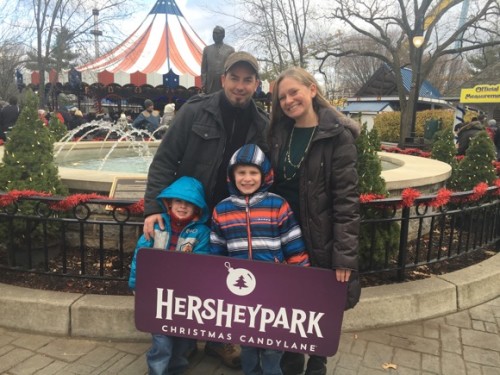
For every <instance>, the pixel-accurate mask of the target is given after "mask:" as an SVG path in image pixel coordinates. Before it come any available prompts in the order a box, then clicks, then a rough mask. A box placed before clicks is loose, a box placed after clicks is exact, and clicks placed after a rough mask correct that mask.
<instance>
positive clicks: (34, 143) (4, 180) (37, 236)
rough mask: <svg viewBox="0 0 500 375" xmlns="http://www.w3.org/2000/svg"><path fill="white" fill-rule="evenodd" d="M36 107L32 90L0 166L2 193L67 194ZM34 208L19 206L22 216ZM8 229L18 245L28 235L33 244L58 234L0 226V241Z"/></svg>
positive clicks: (25, 204) (15, 225) (29, 204)
mask: <svg viewBox="0 0 500 375" xmlns="http://www.w3.org/2000/svg"><path fill="white" fill-rule="evenodd" d="M37 108H38V98H37V96H35V94H34V93H33V92H31V91H29V92H28V93H27V94H26V102H25V106H24V108H23V109H22V111H21V113H20V115H19V118H18V120H17V122H16V125H14V127H13V128H12V131H10V132H9V139H8V141H7V143H6V144H5V148H4V158H3V164H2V165H1V166H0V191H11V190H36V191H39V192H46V193H51V194H59V195H60V194H66V193H67V188H66V187H65V186H64V185H63V184H62V182H61V180H60V179H59V176H58V170H57V167H56V165H55V164H54V155H53V147H54V144H53V141H52V138H51V137H50V134H49V130H48V129H47V127H46V126H44V125H43V123H42V121H41V120H40V119H39V117H38V112H37ZM35 207H36V206H35V203H33V202H30V201H26V202H22V203H21V204H20V205H19V207H18V209H19V214H22V213H23V212H30V213H31V212H33V211H34V210H35ZM31 225H33V223H32V224H31ZM51 229H52V230H51ZM6 230H8V231H15V232H16V235H15V236H14V238H16V239H17V242H16V244H15V245H21V244H23V242H24V240H25V239H26V235H29V236H30V240H31V241H32V242H33V243H36V242H37V241H40V240H41V239H42V236H43V237H44V238H46V237H45V233H47V234H48V236H51V235H55V230H54V228H39V227H37V226H36V225H33V226H31V227H28V228H27V227H26V225H25V224H24V223H19V222H13V223H10V224H9V223H2V224H0V238H5V231H6Z"/></svg>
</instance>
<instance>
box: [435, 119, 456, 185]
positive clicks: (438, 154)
mask: <svg viewBox="0 0 500 375" xmlns="http://www.w3.org/2000/svg"><path fill="white" fill-rule="evenodd" d="M454 138H455V136H454V135H453V131H452V130H451V129H443V130H440V131H438V132H436V134H435V135H434V140H433V143H432V152H431V158H432V159H435V160H439V161H442V162H443V163H447V164H449V165H450V167H451V176H450V178H449V179H448V181H450V182H451V181H454V180H456V177H455V175H456V171H457V167H458V163H457V159H456V158H455V156H456V154H457V148H456V147H455V142H454Z"/></svg>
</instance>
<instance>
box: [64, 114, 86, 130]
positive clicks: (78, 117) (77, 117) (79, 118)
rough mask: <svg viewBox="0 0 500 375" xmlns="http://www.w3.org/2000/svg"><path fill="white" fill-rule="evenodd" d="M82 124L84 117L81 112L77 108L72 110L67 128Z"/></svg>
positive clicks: (70, 128)
mask: <svg viewBox="0 0 500 375" xmlns="http://www.w3.org/2000/svg"><path fill="white" fill-rule="evenodd" d="M83 124H85V119H84V118H83V113H82V111H80V110H79V109H76V110H75V111H74V112H73V115H72V117H71V120H70V121H69V123H68V125H67V127H68V130H73V129H75V128H77V127H79V126H80V125H83Z"/></svg>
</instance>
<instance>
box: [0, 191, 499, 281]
mask: <svg viewBox="0 0 500 375" xmlns="http://www.w3.org/2000/svg"><path fill="white" fill-rule="evenodd" d="M498 189H499V188H498V187H490V188H488V191H487V192H486V193H485V194H484V195H483V196H482V197H481V198H479V199H477V197H476V199H474V200H471V199H470V198H471V197H472V196H473V195H474V194H473V192H463V193H454V194H453V195H452V197H451V200H450V201H449V202H448V203H447V204H444V205H436V204H435V203H436V195H429V196H425V197H420V198H417V199H415V200H414V202H412V204H411V205H410V206H408V205H405V202H404V200H402V199H401V198H394V199H379V200H373V201H370V202H366V203H363V204H362V212H363V217H362V228H363V229H362V232H363V236H364V237H365V241H364V243H365V244H368V245H366V246H364V247H363V249H362V250H361V260H362V265H361V273H362V274H365V275H377V276H378V275H382V274H384V273H392V274H395V275H396V277H397V279H398V280H401V281H402V280H404V279H405V277H406V275H407V273H408V271H409V270H411V269H414V268H416V267H419V266H422V265H428V264H433V263H437V262H441V261H443V260H449V259H452V258H455V257H459V256H462V255H464V254H470V253H472V252H474V251H476V250H479V249H484V248H486V247H489V248H496V249H497V251H498V245H499V244H500V199H499V195H498ZM6 194H7V193H5V194H0V203H1V202H2V198H3V197H5V196H6ZM62 200H63V198H57V197H37V196H30V197H23V198H19V199H16V200H15V201H14V202H10V203H9V204H7V205H5V204H4V205H3V207H2V205H0V269H4V270H10V271H14V270H15V271H20V272H28V273H38V274H46V275H57V276H62V277H67V278H83V279H100V280H118V281H126V280H127V279H128V274H129V266H130V261H131V257H132V255H133V251H134V248H135V245H136V241H137V239H138V237H139V236H140V234H141V230H142V225H143V222H142V214H141V213H133V210H132V209H131V208H132V207H133V204H134V203H135V202H134V201H128V200H115V199H113V200H111V199H109V200H108V199H90V200H88V201H86V202H80V203H75V204H74V206H73V207H71V208H70V209H66V210H63V211H60V210H59V211H58V210H55V209H54V207H56V206H57V204H58V203H60V202H61V201H62ZM4 202H5V200H4Z"/></svg>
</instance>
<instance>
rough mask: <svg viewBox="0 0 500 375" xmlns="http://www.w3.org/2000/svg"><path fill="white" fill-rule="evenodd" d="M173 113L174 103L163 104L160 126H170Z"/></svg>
mask: <svg viewBox="0 0 500 375" xmlns="http://www.w3.org/2000/svg"><path fill="white" fill-rule="evenodd" d="M174 115H175V103H168V104H165V108H163V116H162V118H161V121H160V126H166V127H167V129H168V127H169V126H170V123H171V122H172V120H173V118H174Z"/></svg>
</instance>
